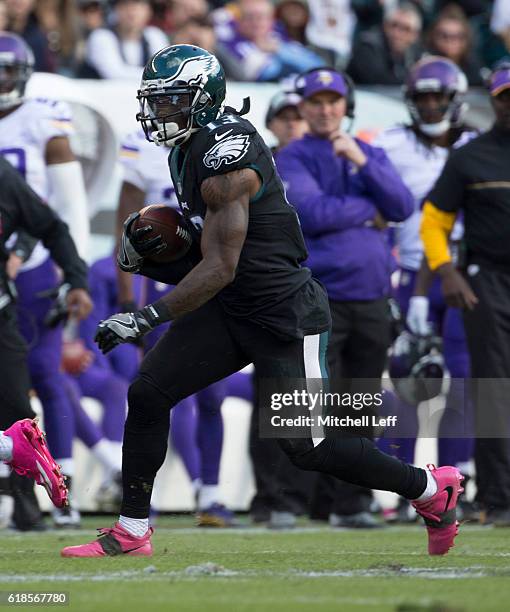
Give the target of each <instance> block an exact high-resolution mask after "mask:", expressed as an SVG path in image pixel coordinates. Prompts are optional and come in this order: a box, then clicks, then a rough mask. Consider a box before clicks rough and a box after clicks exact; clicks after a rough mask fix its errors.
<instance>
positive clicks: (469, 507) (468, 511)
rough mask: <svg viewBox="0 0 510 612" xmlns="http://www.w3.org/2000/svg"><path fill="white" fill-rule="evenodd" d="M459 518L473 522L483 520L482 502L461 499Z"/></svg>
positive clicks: (458, 509)
mask: <svg viewBox="0 0 510 612" xmlns="http://www.w3.org/2000/svg"><path fill="white" fill-rule="evenodd" d="M456 510H457V520H459V521H469V522H472V523H480V522H481V520H482V509H481V507H480V504H478V502H475V501H471V502H470V501H467V500H465V499H462V497H461V498H460V499H459V502H458V503H457V508H456Z"/></svg>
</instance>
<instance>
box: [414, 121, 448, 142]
mask: <svg viewBox="0 0 510 612" xmlns="http://www.w3.org/2000/svg"><path fill="white" fill-rule="evenodd" d="M418 126H419V128H420V131H421V132H423V133H424V134H425V136H430V137H432V138H434V137H435V136H441V134H444V133H445V132H447V131H448V130H449V129H450V127H451V121H450V119H443V120H442V121H439V122H438V123H419V124H418Z"/></svg>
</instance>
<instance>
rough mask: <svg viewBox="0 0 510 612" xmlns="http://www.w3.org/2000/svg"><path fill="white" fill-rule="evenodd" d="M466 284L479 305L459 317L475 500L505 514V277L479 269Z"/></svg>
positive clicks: (509, 296)
mask: <svg viewBox="0 0 510 612" xmlns="http://www.w3.org/2000/svg"><path fill="white" fill-rule="evenodd" d="M468 269H469V268H468ZM474 271H476V268H475V269H474ZM467 280H468V282H469V284H470V285H471V287H472V289H473V291H474V292H475V294H476V296H477V297H478V300H479V302H478V304H477V305H476V307H475V308H474V310H472V311H466V312H465V315H464V326H465V329H466V335H467V341H468V347H469V354H470V360H471V376H472V379H473V380H472V386H473V389H472V393H473V402H474V407H475V436H476V446H475V463H476V485H477V500H478V501H479V502H481V503H482V504H483V505H484V506H485V508H486V509H488V510H491V509H505V508H510V273H508V272H503V271H499V270H495V269H493V268H490V267H488V266H487V267H486V266H480V267H479V270H478V272H477V273H476V274H474V275H472V276H470V275H468V276H467ZM500 435H501V437H499V436H500Z"/></svg>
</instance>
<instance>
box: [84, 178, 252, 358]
mask: <svg viewBox="0 0 510 612" xmlns="http://www.w3.org/2000/svg"><path fill="white" fill-rule="evenodd" d="M259 187H260V179H259V177H258V175H257V173H256V172H255V171H254V170H250V169H247V168H245V169H243V170H236V171H234V172H229V173H227V174H223V175H217V176H213V177H210V178H208V179H206V180H205V181H204V182H203V183H202V186H201V192H202V197H203V199H204V201H205V203H206V204H207V213H206V216H205V220H204V227H203V231H202V240H201V249H202V256H203V258H202V260H201V261H200V262H199V263H198V264H197V265H196V266H195V267H194V268H193V269H192V270H191V271H190V272H189V274H187V275H186V276H185V277H184V278H183V279H182V280H181V281H180V282H179V283H178V284H177V285H176V287H175V288H174V289H173V290H172V291H171V292H170V293H169V294H167V295H165V296H163V297H162V298H161V299H160V300H158V301H157V302H154V303H153V304H149V305H148V306H145V308H142V309H141V310H139V311H138V312H135V313H126V314H117V315H113V316H112V317H110V318H109V319H106V320H105V321H102V322H101V323H100V324H99V326H98V331H97V333H96V338H95V340H96V342H97V343H98V345H99V348H100V349H101V350H102V351H103V352H104V353H107V352H108V351H110V350H112V349H113V348H114V347H115V346H117V345H118V344H121V343H123V342H135V341H136V340H138V338H140V337H141V336H143V335H144V334H146V333H147V332H148V331H150V330H151V329H153V328H154V327H156V326H157V325H160V324H161V323H164V322H165V321H170V320H173V319H176V318H178V317H181V316H182V315H185V314H186V313H188V312H191V311H193V310H196V309H197V308H199V307H200V306H202V305H203V304H205V303H206V302H208V301H209V300H210V299H211V298H212V297H214V296H215V295H216V294H217V293H218V292H219V291H221V290H222V289H223V288H224V287H226V286H227V285H228V284H229V283H231V282H232V281H233V280H234V277H235V273H236V268H237V264H238V261H239V256H240V254H241V250H242V248H243V244H244V240H245V238H246V232H247V229H248V216H249V202H250V198H251V197H253V196H254V195H255V194H256V193H257V191H258V190H259Z"/></svg>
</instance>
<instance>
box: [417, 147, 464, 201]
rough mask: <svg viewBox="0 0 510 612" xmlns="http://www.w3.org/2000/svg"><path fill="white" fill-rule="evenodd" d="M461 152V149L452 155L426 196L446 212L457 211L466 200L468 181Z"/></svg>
mask: <svg viewBox="0 0 510 612" xmlns="http://www.w3.org/2000/svg"><path fill="white" fill-rule="evenodd" d="M460 153H461V149H459V150H458V151H454V152H453V153H452V154H451V155H450V157H449V158H448V161H447V162H446V164H445V165H444V167H443V170H442V172H441V174H440V175H439V178H438V179H437V181H436V184H435V185H434V187H433V188H432V190H431V192H430V193H429V194H428V196H427V197H426V200H428V201H429V202H432V204H434V206H435V207H436V208H439V210H442V211H444V212H457V211H458V210H459V208H462V203H463V201H464V195H465V186H466V181H465V178H464V176H463V173H462V170H461V168H462V155H461V154H460ZM459 154H460V155H459Z"/></svg>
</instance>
